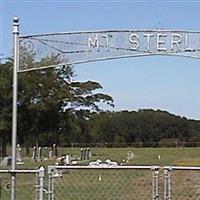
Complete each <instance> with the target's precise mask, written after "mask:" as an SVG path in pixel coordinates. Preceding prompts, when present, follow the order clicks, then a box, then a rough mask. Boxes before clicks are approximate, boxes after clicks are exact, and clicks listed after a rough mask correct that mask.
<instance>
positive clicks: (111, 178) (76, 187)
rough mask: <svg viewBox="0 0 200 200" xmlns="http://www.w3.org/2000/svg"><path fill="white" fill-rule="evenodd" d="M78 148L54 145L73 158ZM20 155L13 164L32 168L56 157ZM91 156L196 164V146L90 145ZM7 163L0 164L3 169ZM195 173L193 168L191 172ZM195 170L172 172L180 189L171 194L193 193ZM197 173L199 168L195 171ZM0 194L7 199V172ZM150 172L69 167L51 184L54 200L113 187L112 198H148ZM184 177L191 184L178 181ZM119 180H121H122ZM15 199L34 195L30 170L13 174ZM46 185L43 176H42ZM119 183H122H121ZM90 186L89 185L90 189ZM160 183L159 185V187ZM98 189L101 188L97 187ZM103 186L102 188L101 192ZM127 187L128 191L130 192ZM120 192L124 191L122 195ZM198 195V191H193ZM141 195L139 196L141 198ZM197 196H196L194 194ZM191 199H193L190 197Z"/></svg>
mask: <svg viewBox="0 0 200 200" xmlns="http://www.w3.org/2000/svg"><path fill="white" fill-rule="evenodd" d="M80 150H81V148H58V155H59V156H61V155H66V154H69V155H71V157H73V158H74V159H78V158H80ZM129 151H132V152H133V153H134V158H132V159H130V160H129V161H127V153H128V152H129ZM21 152H22V158H23V161H24V164H22V165H17V168H18V169H35V168H38V167H39V166H41V165H43V166H45V167H47V166H48V165H52V164H55V162H56V158H55V157H53V158H50V159H44V158H43V160H41V161H36V162H35V161H33V160H32V159H31V151H30V155H29V156H27V155H25V154H24V152H25V149H23V148H22V151H21ZM91 152H92V157H91V158H90V161H95V160H97V159H98V158H99V159H101V160H102V161H105V160H106V159H110V160H112V161H117V162H118V163H121V164H123V165H159V166H161V167H162V166H170V165H178V166H200V148H181V147H180V148H91ZM88 163H89V161H81V162H80V164H83V165H87V164H88ZM5 168H8V169H9V167H2V166H1V167H0V169H5ZM195 173H196V172H195ZM195 173H190V172H187V173H183V174H180V173H179V172H178V173H174V175H175V176H176V184H177V185H180V187H181V188H180V191H182V192H180V193H178V194H174V195H179V197H178V199H181V197H183V198H182V199H184V195H185V194H186V193H188V192H189V193H191V194H192V195H195V190H194V189H195V188H194V183H192V182H195V179H198V178H199V175H198V176H197V174H195ZM198 173H199V172H198ZM160 174H161V177H160V178H159V179H160V184H161V185H162V182H163V179H162V178H163V174H162V172H160ZM2 177H3V179H2V184H1V185H2V187H1V196H2V197H4V198H3V199H5V200H6V199H9V185H6V184H7V183H8V182H9V175H8V174H3V176H2ZM151 178H152V174H151V172H149V171H145V170H141V171H130V170H126V171H123V170H122V171H121V170H113V171H112V172H111V171H106V170H102V171H101V172H99V171H98V170H93V171H89V170H86V171H82V170H78V171H77V170H70V172H68V171H67V172H66V173H65V174H63V176H62V178H61V179H59V178H58V179H56V180H55V182H54V184H55V195H57V198H56V199H58V200H64V199H67V197H70V196H71V197H70V198H69V199H81V200H85V199H88V195H90V196H91V199H95V195H94V194H97V193H98V192H100V193H101V197H100V199H105V198H106V199H113V197H112V195H111V196H109V195H110V191H111V190H112V189H113V190H114V193H115V194H114V195H116V197H117V198H116V199H120V200H122V199H123V200H125V199H126V200H127V199H131V194H132V193H134V194H135V196H134V197H135V198H134V199H144V200H146V199H150V198H149V197H151V192H152V191H151V180H152V179H151ZM185 181H187V183H188V182H191V184H182V183H183V182H185ZM122 183H123V184H122ZM16 184H17V190H16V195H17V200H18V199H20V200H25V199H34V198H35V175H33V174H19V175H17V183H16ZM45 185H46V186H47V178H46V180H45ZM122 185H123V187H122ZM91 188H92V189H91ZM162 188H163V186H161V190H162ZM100 190H101V191H100ZM102 190H103V192H102ZM127 191H131V192H130V194H129V192H127ZM123 194H126V195H125V197H123ZM196 195H199V194H196ZM141 196H142V197H143V198H141ZM198 197H199V196H198ZM96 198H97V196H96ZM191 199H195V196H194V198H191Z"/></svg>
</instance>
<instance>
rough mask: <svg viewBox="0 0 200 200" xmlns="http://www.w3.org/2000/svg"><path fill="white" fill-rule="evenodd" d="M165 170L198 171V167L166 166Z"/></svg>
mask: <svg viewBox="0 0 200 200" xmlns="http://www.w3.org/2000/svg"><path fill="white" fill-rule="evenodd" d="M164 169H166V170H200V167H191V166H190V167H189V166H188V167H187V166H184V167H183V166H166V167H164Z"/></svg>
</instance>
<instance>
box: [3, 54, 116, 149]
mask: <svg viewBox="0 0 200 200" xmlns="http://www.w3.org/2000/svg"><path fill="white" fill-rule="evenodd" d="M58 62H59V58H58V57H57V56H54V55H52V56H50V57H46V58H43V59H41V61H40V62H34V59H33V57H32V56H30V55H28V54H27V55H26V66H32V67H37V66H39V65H40V66H41V65H50V64H57V63H58ZM11 66H12V60H10V61H9V62H8V63H6V64H5V65H2V64H0V70H1V74H0V75H1V81H0V82H1V88H2V90H1V102H0V109H1V110H0V111H1V113H0V130H1V136H2V138H4V137H3V136H4V135H6V136H7V135H10V134H8V133H10V132H11V119H10V118H11V110H12V88H11V78H12V76H11V74H12V70H11V69H10V67H11ZM73 77H74V71H73V67H72V66H70V65H66V66H62V67H60V68H55V69H46V70H38V71H33V72H26V73H21V74H19V87H18V142H19V143H20V144H25V145H27V146H30V145H33V142H34V143H35V141H36V143H38V142H39V143H40V144H41V145H49V144H50V143H54V142H61V141H62V142H63V140H62V139H63V138H64V137H65V138H67V140H68V141H67V142H63V144H65V145H66V144H69V143H70V140H72V141H75V139H76V138H77V139H80V138H82V139H83V140H84V137H87V138H89V135H88V132H87V130H86V129H87V128H86V127H87V126H85V124H86V123H85V122H86V120H88V118H89V117H90V115H91V113H92V112H100V111H101V109H100V107H99V105H98V104H99V103H100V102H103V103H107V104H108V105H110V106H113V99H112V97H110V96H109V95H106V94H102V93H100V92H98V91H99V90H100V89H101V88H102V86H101V85H100V84H99V83H97V82H93V81H86V82H73V81H72V78H73ZM8 110H9V112H8ZM5 132H6V134H5ZM82 132H83V133H84V136H83V135H82ZM70 135H71V136H70ZM69 136H70V137H69ZM59 137H60V138H59ZM82 139H81V140H82ZM87 140H88V139H86V140H85V141H87ZM7 141H8V139H7ZM79 141H80V140H79Z"/></svg>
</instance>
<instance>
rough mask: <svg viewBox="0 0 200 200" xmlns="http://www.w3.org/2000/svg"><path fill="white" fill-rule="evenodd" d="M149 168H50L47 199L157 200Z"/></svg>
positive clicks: (152, 169)
mask: <svg viewBox="0 0 200 200" xmlns="http://www.w3.org/2000/svg"><path fill="white" fill-rule="evenodd" d="M157 170H158V167H152V166H116V167H109V166H102V167H101V166H99V167H91V166H75V167H73V166H71V167H70V166H49V169H48V172H49V197H48V200H66V199H77V200H78V199H80V200H86V199H87V200H88V199H92V200H93V199H97V200H101V199H102V200H103V199H107V200H114V199H115V200H129V199H131V200H132V199H137V200H150V199H157V196H158V194H157V192H158V191H157V189H156V188H157V183H158V180H157V177H158V176H157V173H156V172H158V171H157Z"/></svg>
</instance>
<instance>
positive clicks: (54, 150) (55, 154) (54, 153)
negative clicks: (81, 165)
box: [52, 144, 58, 157]
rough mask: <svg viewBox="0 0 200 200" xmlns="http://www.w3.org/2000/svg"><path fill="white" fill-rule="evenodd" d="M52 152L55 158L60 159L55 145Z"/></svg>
mask: <svg viewBox="0 0 200 200" xmlns="http://www.w3.org/2000/svg"><path fill="white" fill-rule="evenodd" d="M52 151H53V156H55V157H58V149H57V145H56V144H53V149H52Z"/></svg>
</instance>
